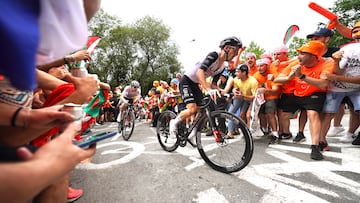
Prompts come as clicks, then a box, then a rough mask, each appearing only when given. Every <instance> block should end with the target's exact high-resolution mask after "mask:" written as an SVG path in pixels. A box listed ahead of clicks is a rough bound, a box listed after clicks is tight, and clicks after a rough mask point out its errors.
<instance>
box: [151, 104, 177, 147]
mask: <svg viewBox="0 0 360 203" xmlns="http://www.w3.org/2000/svg"><path fill="white" fill-rule="evenodd" d="M175 117H176V114H175V113H174V112H172V111H169V110H166V111H164V112H162V113H161V114H160V116H159V118H158V121H157V126H156V135H157V138H158V141H159V144H160V146H161V148H163V149H164V150H165V151H167V152H173V151H175V150H176V149H177V148H178V147H179V143H180V142H179V139H177V138H174V139H172V138H170V131H169V123H170V120H171V119H174V118H175Z"/></svg>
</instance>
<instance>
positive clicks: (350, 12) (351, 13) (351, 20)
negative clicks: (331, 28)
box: [329, 0, 360, 46]
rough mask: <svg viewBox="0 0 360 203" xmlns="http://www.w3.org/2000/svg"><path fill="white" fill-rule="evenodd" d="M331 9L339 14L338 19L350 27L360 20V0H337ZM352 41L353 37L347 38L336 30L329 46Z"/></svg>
mask: <svg viewBox="0 0 360 203" xmlns="http://www.w3.org/2000/svg"><path fill="white" fill-rule="evenodd" d="M330 10H331V11H332V12H334V13H335V14H336V15H337V16H338V19H339V21H340V22H341V23H342V24H344V25H346V26H348V27H352V26H353V25H354V24H355V23H356V22H357V21H359V20H360V1H359V0H337V1H335V3H334V6H333V7H332V8H331V9H330ZM350 41H351V39H346V38H345V37H343V36H342V35H340V34H339V33H338V32H335V35H334V36H333V37H332V38H331V41H330V43H329V46H340V45H343V44H346V43H348V42H350Z"/></svg>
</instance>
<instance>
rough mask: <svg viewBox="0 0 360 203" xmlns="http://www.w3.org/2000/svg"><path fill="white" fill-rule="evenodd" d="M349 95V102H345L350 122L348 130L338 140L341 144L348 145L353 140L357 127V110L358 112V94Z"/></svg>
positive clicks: (359, 100)
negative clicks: (347, 106)
mask: <svg viewBox="0 0 360 203" xmlns="http://www.w3.org/2000/svg"><path fill="white" fill-rule="evenodd" d="M348 94H350V95H349V96H348V97H349V100H348V101H347V103H348V105H349V112H350V120H349V129H348V131H347V132H346V133H345V135H344V136H343V137H341V138H340V141H341V142H344V143H350V142H352V141H353V140H354V138H355V131H356V130H357V128H358V127H359V123H360V120H359V110H360V92H352V93H348Z"/></svg>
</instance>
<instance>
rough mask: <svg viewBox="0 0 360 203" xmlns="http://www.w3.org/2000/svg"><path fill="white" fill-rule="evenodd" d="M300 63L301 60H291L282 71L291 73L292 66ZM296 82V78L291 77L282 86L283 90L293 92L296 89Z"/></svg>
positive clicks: (285, 73)
mask: <svg viewBox="0 0 360 203" xmlns="http://www.w3.org/2000/svg"><path fill="white" fill-rule="evenodd" d="M298 64H299V60H293V61H291V62H290V63H289V64H288V66H286V67H285V68H284V69H283V70H282V71H281V73H282V74H284V75H289V73H290V72H291V67H293V66H295V65H298ZM295 83H296V78H293V79H291V80H290V81H289V82H287V83H285V84H282V86H281V92H282V93H284V94H292V93H294V91H295Z"/></svg>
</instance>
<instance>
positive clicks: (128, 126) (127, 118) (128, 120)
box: [122, 111, 135, 141]
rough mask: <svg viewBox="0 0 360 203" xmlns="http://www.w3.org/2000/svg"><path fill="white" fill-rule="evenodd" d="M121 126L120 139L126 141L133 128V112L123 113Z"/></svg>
mask: <svg viewBox="0 0 360 203" xmlns="http://www.w3.org/2000/svg"><path fill="white" fill-rule="evenodd" d="M123 126H124V129H123V130H122V137H123V138H124V140H126V141H128V140H129V139H130V137H131V135H132V134H133V131H134V128H135V114H134V112H133V111H125V115H124V121H123Z"/></svg>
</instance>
